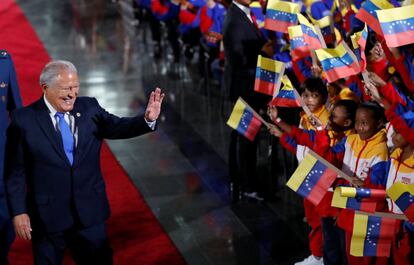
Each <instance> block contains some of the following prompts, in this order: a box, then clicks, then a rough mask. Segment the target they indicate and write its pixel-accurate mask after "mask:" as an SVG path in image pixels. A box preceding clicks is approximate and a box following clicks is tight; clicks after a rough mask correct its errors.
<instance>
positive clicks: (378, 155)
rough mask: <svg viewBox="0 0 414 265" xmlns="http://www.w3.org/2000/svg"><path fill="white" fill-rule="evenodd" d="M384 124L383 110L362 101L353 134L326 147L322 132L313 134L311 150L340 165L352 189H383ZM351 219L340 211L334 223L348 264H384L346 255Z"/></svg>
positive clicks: (346, 211) (383, 206)
mask: <svg viewBox="0 0 414 265" xmlns="http://www.w3.org/2000/svg"><path fill="white" fill-rule="evenodd" d="M384 124H385V116H384V111H383V109H382V108H381V107H380V106H379V105H378V104H377V103H374V102H365V103H363V104H361V105H360V106H359V107H358V109H357V112H356V118H355V130H356V132H357V134H353V135H349V136H347V137H345V138H344V139H342V141H341V142H339V143H338V144H336V145H335V146H333V147H330V145H329V136H328V134H327V132H326V130H320V131H317V133H316V140H315V143H316V144H315V146H314V150H315V151H317V152H318V153H319V154H320V155H321V156H323V157H324V158H325V159H327V160H328V161H330V162H331V163H333V164H335V165H337V166H341V167H342V171H343V172H345V173H346V174H347V175H348V176H351V177H352V178H353V181H352V183H351V184H352V185H353V186H357V187H367V188H375V189H385V184H386V163H387V160H388V148H387V137H386V133H385V129H384ZM385 209H386V204H385V201H384V202H378V205H377V210H379V211H384V210H385ZM353 219H354V211H353V210H350V209H344V210H342V211H341V212H340V214H339V217H338V222H337V224H338V226H339V227H340V228H342V229H343V230H344V231H345V246H346V254H347V258H348V264H367V265H368V264H371V263H373V262H376V263H375V264H386V263H387V259H386V258H379V257H354V256H351V255H350V254H349V253H350V242H351V236H352V228H353Z"/></svg>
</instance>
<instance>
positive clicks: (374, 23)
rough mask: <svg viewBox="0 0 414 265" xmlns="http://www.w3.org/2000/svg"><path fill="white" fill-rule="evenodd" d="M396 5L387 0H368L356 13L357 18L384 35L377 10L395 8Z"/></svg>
mask: <svg viewBox="0 0 414 265" xmlns="http://www.w3.org/2000/svg"><path fill="white" fill-rule="evenodd" d="M393 7H394V5H393V4H391V3H390V2H388V1H387V0H366V1H365V2H364V3H363V4H362V6H361V8H360V9H359V10H358V13H357V14H356V16H355V17H356V18H357V19H359V20H361V21H362V22H365V23H366V24H367V25H368V26H369V27H370V28H371V29H372V30H374V31H375V32H376V33H377V34H380V35H382V30H381V26H380V23H379V21H378V16H377V13H376V11H377V10H383V9H390V8H393Z"/></svg>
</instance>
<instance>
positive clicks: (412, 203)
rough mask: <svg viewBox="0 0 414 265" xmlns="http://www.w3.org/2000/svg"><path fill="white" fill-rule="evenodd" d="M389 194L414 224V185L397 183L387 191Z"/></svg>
mask: <svg viewBox="0 0 414 265" xmlns="http://www.w3.org/2000/svg"><path fill="white" fill-rule="evenodd" d="M387 194H388V196H389V197H390V198H391V200H393V201H394V202H395V204H396V205H397V206H398V208H400V210H401V211H402V212H403V213H404V215H405V216H407V218H408V220H410V222H414V184H404V183H401V182H396V183H394V184H393V185H392V186H391V187H390V188H389V189H388V190H387Z"/></svg>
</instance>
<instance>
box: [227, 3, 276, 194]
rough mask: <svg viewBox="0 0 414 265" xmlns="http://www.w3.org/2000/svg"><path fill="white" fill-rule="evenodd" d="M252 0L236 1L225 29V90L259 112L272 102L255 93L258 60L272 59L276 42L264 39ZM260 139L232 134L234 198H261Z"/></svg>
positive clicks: (230, 9)
mask: <svg viewBox="0 0 414 265" xmlns="http://www.w3.org/2000/svg"><path fill="white" fill-rule="evenodd" d="M251 2H252V1H251V0H234V1H233V3H232V4H231V5H230V7H229V9H228V11H227V15H226V18H225V20H224V26H223V42H224V55H225V65H224V87H225V90H226V92H227V93H228V96H229V99H230V101H232V102H236V100H237V98H238V97H242V98H243V99H244V100H245V101H246V102H247V103H248V104H249V105H250V106H252V107H253V108H254V109H255V110H256V111H258V110H259V109H261V108H266V104H267V102H268V101H270V98H268V97H267V96H265V95H262V94H259V93H257V92H254V80H255V74H256V65H257V57H258V55H259V54H261V55H264V56H266V57H271V56H272V55H273V53H274V49H273V47H274V42H273V41H267V42H266V40H265V39H264V38H263V36H262V34H261V32H260V31H259V29H258V26H257V23H256V20H255V17H254V16H252V13H251V11H250V8H249V5H250V3H251ZM256 152H257V137H256V140H255V141H253V142H251V141H249V140H248V139H246V138H244V137H243V136H240V135H238V133H237V132H236V131H232V133H231V138H230V150H229V173H230V181H231V182H232V183H231V184H232V189H233V198H234V199H236V200H237V199H239V198H241V197H243V195H246V196H247V197H253V198H258V196H257V195H258V194H257V191H258V182H257V176H256V160H257V157H256Z"/></svg>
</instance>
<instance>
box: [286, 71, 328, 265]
mask: <svg viewBox="0 0 414 265" xmlns="http://www.w3.org/2000/svg"><path fill="white" fill-rule="evenodd" d="M301 96H302V99H303V101H304V103H305V104H306V106H308V108H309V110H310V111H311V112H312V114H313V115H314V116H315V117H316V118H318V119H319V120H321V122H322V123H323V124H324V125H326V124H327V122H328V116H329V113H328V110H327V109H326V107H325V103H326V100H327V98H328V91H327V89H326V86H325V84H324V83H323V81H322V79H320V78H315V77H311V78H308V79H306V80H305V82H304V85H303V92H302V94H301ZM299 128H301V129H306V130H315V129H316V128H315V127H314V126H313V125H312V124H311V122H310V120H309V117H308V116H307V115H306V114H302V117H301V119H300V123H299ZM284 140H286V141H285V142H284ZM284 140H281V144H282V145H283V146H284V147H285V148H287V149H288V150H289V151H291V152H292V153H296V158H297V159H298V161H299V162H300V161H302V159H303V157H304V156H305V155H306V154H307V152H308V148H307V147H306V146H303V145H299V144H297V143H296V142H295V141H294V140H293V139H290V138H288V137H287V138H286V139H284ZM304 209H305V216H306V221H307V222H308V224H309V225H310V227H311V231H310V233H309V248H310V251H311V253H312V254H311V255H310V256H309V257H308V258H306V259H305V260H304V261H302V262H301V263H296V264H308V263H311V262H313V263H314V264H323V259H322V257H323V239H322V229H321V220H320V216H319V214H318V213H317V212H316V210H315V206H314V205H313V204H312V203H311V202H309V201H307V200H304Z"/></svg>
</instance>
